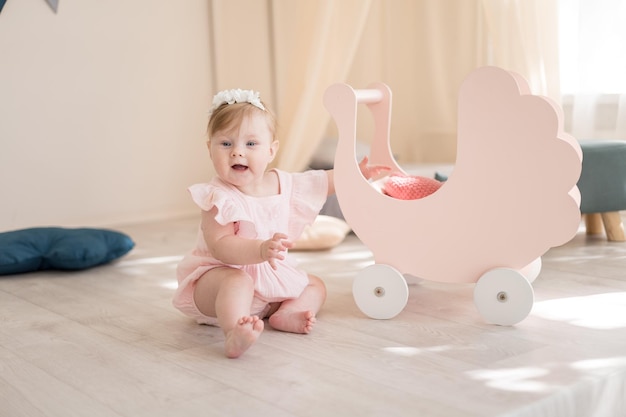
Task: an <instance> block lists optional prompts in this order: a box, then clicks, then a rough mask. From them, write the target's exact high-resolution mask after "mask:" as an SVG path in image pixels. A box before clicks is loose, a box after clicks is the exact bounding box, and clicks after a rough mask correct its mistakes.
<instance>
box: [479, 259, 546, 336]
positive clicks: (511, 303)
mask: <svg viewBox="0 0 626 417" xmlns="http://www.w3.org/2000/svg"><path fill="white" fill-rule="evenodd" d="M534 298H535V297H534V292H533V287H532V286H531V285H530V282H528V279H526V278H525V277H524V275H522V274H521V273H520V272H518V271H516V270H514V269H508V268H496V269H492V270H490V271H488V272H486V273H485V274H483V276H481V277H480V279H479V280H478V282H477V283H476V287H475V288H474V303H475V304H476V308H478V311H479V312H480V314H481V315H482V316H483V318H484V319H485V321H486V322H488V323H492V324H498V325H501V326H511V325H514V324H516V323H519V322H520V321H522V320H524V319H525V318H526V317H527V316H528V314H530V310H532V308H533V303H534Z"/></svg>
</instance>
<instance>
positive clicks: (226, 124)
mask: <svg viewBox="0 0 626 417" xmlns="http://www.w3.org/2000/svg"><path fill="white" fill-rule="evenodd" d="M263 106H264V107H265V110H261V109H260V108H258V107H256V106H254V105H252V104H250V103H233V104H227V103H224V104H222V105H221V106H219V107H218V108H217V109H215V110H214V111H213V113H211V117H210V118H209V124H208V126H207V136H208V138H209V141H210V140H211V137H212V136H213V135H215V133H217V132H229V131H232V130H235V129H237V128H238V127H239V125H241V122H242V121H243V119H244V118H245V117H248V116H250V115H252V114H253V113H254V112H259V113H262V114H263V116H265V120H266V121H267V126H268V128H269V129H270V132H271V133H272V136H273V137H274V136H276V128H277V126H276V118H275V117H274V114H273V113H272V112H271V110H270V109H269V108H268V107H267V106H265V103H263Z"/></svg>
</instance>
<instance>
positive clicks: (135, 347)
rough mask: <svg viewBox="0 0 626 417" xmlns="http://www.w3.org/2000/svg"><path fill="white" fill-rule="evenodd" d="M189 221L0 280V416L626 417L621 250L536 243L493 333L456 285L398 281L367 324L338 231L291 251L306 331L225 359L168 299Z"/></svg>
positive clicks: (606, 245) (214, 334)
mask: <svg viewBox="0 0 626 417" xmlns="http://www.w3.org/2000/svg"><path fill="white" fill-rule="evenodd" d="M196 227H197V219H195V218H185V219H175V220H171V221H164V222H155V223H145V224H134V225H126V226H118V227H115V228H116V229H118V230H121V231H124V232H126V233H128V234H129V235H130V236H131V237H132V238H133V239H134V240H135V241H136V244H137V245H136V248H135V249H134V250H133V251H132V252H131V253H130V254H128V255H127V256H125V257H124V258H122V259H120V260H119V261H117V262H114V263H112V264H109V265H106V266H102V267H98V268H93V269H90V270H86V271H80V272H73V273H67V272H58V271H56V272H55V271H51V272H39V273H33V274H26V275H19V276H9V277H0V306H1V307H0V399H1V400H0V416H2V417H5V416H6V417H22V416H29V417H43V416H45V417H56V416H59V417H68V416H86V415H89V416H96V417H99V416H103V417H108V416H111V417H118V416H129V417H130V416H132V417H142V416H200V415H202V416H213V415H215V416H249V415H256V416H265V415H267V416H278V417H280V416H335V415H336V416H344V415H345V416H353V415H354V416H357V415H358V416H446V417H454V416H463V417H472V416H477V417H478V416H481V417H482V416H520V417H522V416H550V417H555V416H581V417H582V416H586V417H588V416H598V417H604V416H616V417H619V416H621V417H624V416H626V243H620V242H607V241H606V239H605V238H604V237H603V236H593V237H589V236H586V235H585V234H584V232H583V231H582V230H581V231H580V232H579V233H578V235H577V236H576V237H575V238H574V239H573V240H572V241H571V242H569V243H568V244H566V245H563V246H561V247H558V248H553V249H551V250H550V251H549V252H548V253H547V254H546V255H545V256H544V257H543V270H542V273H541V275H540V277H539V278H538V279H537V281H536V282H535V283H534V284H533V287H534V290H535V304H534V307H533V311H532V312H531V314H530V316H529V317H528V318H526V319H525V320H524V321H522V322H521V323H519V324H517V325H516V326H512V327H500V326H493V325H489V324H486V323H485V322H484V321H483V319H482V318H481V317H480V315H479V314H478V311H477V309H476V308H475V306H474V304H473V287H474V286H473V285H470V284H442V283H434V282H428V281H422V282H419V281H417V280H415V279H412V278H409V279H408V282H409V286H410V296H409V303H408V305H407V307H406V308H405V309H404V311H402V313H400V315H398V316H397V317H395V318H394V319H391V320H384V321H377V320H372V319H370V318H367V317H366V316H364V315H363V314H362V313H361V312H360V311H359V310H358V308H357V307H356V304H355V303H354V300H353V297H352V289H351V286H352V278H353V277H354V274H355V273H356V272H357V271H359V270H360V269H362V268H364V267H365V266H367V265H369V264H371V263H372V262H373V257H372V254H371V253H370V252H369V251H368V249H367V248H366V247H364V246H363V245H362V244H361V243H360V242H359V241H358V239H357V238H356V237H355V236H353V235H350V236H348V238H347V239H346V240H345V241H344V242H343V243H342V244H341V245H339V246H338V247H336V248H334V249H332V250H330V251H322V252H297V253H296V255H297V257H298V258H299V260H300V262H301V264H302V266H303V267H305V268H306V269H307V270H308V271H310V272H312V273H314V274H316V275H319V276H320V277H322V278H323V279H324V280H325V282H326V284H327V287H328V291H329V296H328V300H327V303H326V304H325V306H324V308H323V310H322V311H321V312H320V314H319V316H318V318H319V321H318V324H317V326H316V328H315V329H314V331H313V333H312V334H310V335H294V334H286V333H281V332H277V331H274V330H272V329H271V328H270V327H269V325H267V326H266V328H267V329H266V331H265V332H264V333H263V335H262V336H261V338H260V340H259V342H258V343H257V344H256V345H255V346H253V347H252V349H251V350H250V351H248V352H247V353H246V354H245V355H244V356H243V357H241V358H239V359H237V360H229V359H227V358H225V357H224V355H223V353H222V344H223V335H222V333H221V330H220V329H218V328H214V327H208V326H200V325H196V324H195V323H193V322H191V321H190V320H188V319H187V318H185V317H184V316H182V315H181V314H180V313H179V312H177V311H176V310H175V309H174V308H173V307H172V306H171V303H170V300H171V296H172V293H173V291H174V286H175V276H174V271H175V268H176V264H177V262H178V261H179V260H180V258H181V257H182V256H183V254H184V253H185V252H186V251H187V250H188V249H190V247H191V245H192V243H193V242H194V239H195V234H196ZM451 256H452V255H451Z"/></svg>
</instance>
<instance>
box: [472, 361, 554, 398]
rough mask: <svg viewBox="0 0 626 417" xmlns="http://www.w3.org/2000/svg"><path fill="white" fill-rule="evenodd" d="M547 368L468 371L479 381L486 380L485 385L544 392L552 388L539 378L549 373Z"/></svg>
mask: <svg viewBox="0 0 626 417" xmlns="http://www.w3.org/2000/svg"><path fill="white" fill-rule="evenodd" d="M549 373H550V371H548V370H547V369H545V368H539V367H520V368H504V369H477V370H475V371H470V372H467V375H468V376H469V377H470V378H472V379H475V380H477V381H484V382H485V385H486V386H488V387H491V388H496V389H499V390H505V391H515V392H542V391H546V390H548V389H551V388H553V387H551V386H550V385H548V384H546V383H545V382H541V381H537V380H536V379H537V378H540V377H543V376H545V375H547V374H549Z"/></svg>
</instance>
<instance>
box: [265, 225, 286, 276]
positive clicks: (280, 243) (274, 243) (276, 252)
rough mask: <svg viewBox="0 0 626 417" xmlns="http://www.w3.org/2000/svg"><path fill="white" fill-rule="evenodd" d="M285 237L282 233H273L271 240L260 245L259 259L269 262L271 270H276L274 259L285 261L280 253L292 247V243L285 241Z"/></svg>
mask: <svg viewBox="0 0 626 417" xmlns="http://www.w3.org/2000/svg"><path fill="white" fill-rule="evenodd" d="M287 237H288V236H287V235H286V234H284V233H274V236H272V238H271V239H268V240H266V241H264V242H263V243H261V259H263V260H264V261H267V262H269V264H270V266H271V267H272V268H273V269H276V259H278V260H281V261H282V260H283V259H285V256H284V255H283V254H282V253H281V252H284V251H286V250H287V249H291V248H292V247H293V242H290V241H289V240H287Z"/></svg>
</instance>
